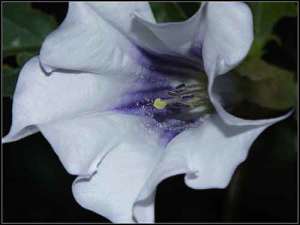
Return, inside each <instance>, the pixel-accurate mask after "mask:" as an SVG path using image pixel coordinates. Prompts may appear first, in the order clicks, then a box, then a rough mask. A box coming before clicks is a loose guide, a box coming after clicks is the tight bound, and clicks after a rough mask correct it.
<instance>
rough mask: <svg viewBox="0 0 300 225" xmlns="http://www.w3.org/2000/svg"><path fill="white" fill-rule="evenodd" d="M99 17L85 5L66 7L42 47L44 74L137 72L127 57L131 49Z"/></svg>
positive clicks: (41, 58) (125, 74) (117, 31)
mask: <svg viewBox="0 0 300 225" xmlns="http://www.w3.org/2000/svg"><path fill="white" fill-rule="evenodd" d="M95 4H99V3H94V5H95ZM107 4H108V5H109V3H107ZM108 5H107V6H106V8H107V7H108ZM104 8H105V7H104ZM101 11H102V10H101ZM114 13H116V12H114ZM99 14H100V13H99V10H98V11H95V7H91V6H90V5H89V4H86V3H83V2H71V3H70V4H69V10H68V13H67V16H66V18H65V20H64V21H63V23H62V24H61V25H60V26H59V27H58V28H57V29H56V30H55V31H54V32H52V33H51V34H50V35H48V37H47V38H46V40H45V41H44V43H43V45H42V48H41V51H40V60H41V63H42V66H43V68H44V70H45V71H46V72H48V73H50V72H52V71H53V70H57V69H65V70H75V71H84V72H92V73H96V74H102V75H118V76H129V75H135V74H139V73H140V72H141V68H140V67H138V66H137V65H136V64H135V63H134V60H133V58H132V56H131V54H134V52H135V51H136V50H135V46H133V45H132V44H131V42H130V41H129V40H128V39H127V38H126V36H125V35H123V34H122V33H121V32H120V31H119V30H117V29H116V28H114V27H113V26H112V25H111V23H110V22H109V21H107V20H106V19H104V18H102V17H100V16H99ZM116 15H119V14H118V13H117V14H116ZM120 19H122V18H120Z"/></svg>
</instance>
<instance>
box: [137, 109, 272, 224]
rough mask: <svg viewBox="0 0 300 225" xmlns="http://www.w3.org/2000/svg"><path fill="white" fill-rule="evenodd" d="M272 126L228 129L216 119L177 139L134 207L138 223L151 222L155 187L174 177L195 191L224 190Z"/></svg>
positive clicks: (212, 117) (172, 142) (213, 117)
mask: <svg viewBox="0 0 300 225" xmlns="http://www.w3.org/2000/svg"><path fill="white" fill-rule="evenodd" d="M271 124H272V123H268V124H265V125H261V126H243V127H240V126H230V125H227V124H226V123H224V122H223V121H222V119H221V118H219V117H218V115H214V116H211V117H210V118H208V119H207V120H205V121H204V123H203V124H202V125H200V127H198V128H191V129H188V130H186V131H184V132H182V133H181V134H179V135H178V136H176V137H175V138H174V139H173V140H172V141H171V142H170V143H169V145H168V146H167V148H166V149H165V150H164V153H163V155H162V157H161V159H160V161H159V163H158V164H157V165H156V167H155V169H154V170H153V172H152V173H151V175H150V178H149V179H148V180H147V182H146V184H145V185H144V187H143V190H142V191H141V192H140V194H139V196H138V198H137V200H136V203H135V205H134V214H135V217H136V218H137V219H138V221H142V222H151V221H152V217H151V214H149V212H148V211H149V207H150V206H151V205H152V204H153V195H154V194H155V189H156V187H157V185H158V184H159V183H160V182H161V181H163V180H164V179H166V178H168V177H170V176H174V175H177V174H184V173H185V174H186V176H185V182H186V184H187V185H188V186H189V187H191V188H195V189H207V188H224V187H226V186H227V185H228V183H229V181H230V179H231V177H232V175H233V173H234V171H235V169H236V168H237V166H238V165H239V164H240V163H241V162H243V161H244V160H245V159H246V157H247V154H248V151H249V149H250V147H251V145H252V143H253V142H254V140H255V139H256V138H257V136H258V135H259V134H260V133H261V132H262V131H263V130H265V129H266V128H267V127H268V126H270V125H271Z"/></svg>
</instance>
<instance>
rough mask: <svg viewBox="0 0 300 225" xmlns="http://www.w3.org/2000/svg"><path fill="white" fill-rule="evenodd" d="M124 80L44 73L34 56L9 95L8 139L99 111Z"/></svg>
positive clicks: (11, 139)
mask: <svg viewBox="0 0 300 225" xmlns="http://www.w3.org/2000/svg"><path fill="white" fill-rule="evenodd" d="M127 85H129V84H128V83H124V82H118V81H116V80H114V81H113V82H112V81H111V79H110V78H109V77H105V76H98V75H93V74H85V73H78V74H64V73H60V72H55V73H53V75H52V76H46V75H45V73H44V72H43V71H42V70H41V68H40V66H39V61H38V59H37V58H36V57H35V58H33V59H31V60H30V61H28V62H27V63H26V64H25V66H24V67H23V69H22V71H21V72H20V75H19V79H18V82H17V86H16V91H15V93H14V97H13V109H12V113H13V116H12V117H13V119H12V126H11V130H10V132H9V134H8V135H7V136H6V137H5V138H4V140H3V141H5V142H10V141H15V140H18V139H20V138H22V137H25V136H27V135H30V134H32V133H33V132H36V131H37V129H36V128H35V126H34V125H37V124H44V123H49V122H52V121H56V120H61V119H63V118H73V117H76V116H79V115H84V114H88V113H93V112H101V111H103V110H104V109H105V108H107V107H109V106H111V105H112V104H113V102H115V99H116V98H117V96H119V95H120V94H121V93H123V91H124V89H126V88H128V87H126V86H127Z"/></svg>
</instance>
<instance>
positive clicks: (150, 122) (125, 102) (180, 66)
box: [113, 47, 202, 145]
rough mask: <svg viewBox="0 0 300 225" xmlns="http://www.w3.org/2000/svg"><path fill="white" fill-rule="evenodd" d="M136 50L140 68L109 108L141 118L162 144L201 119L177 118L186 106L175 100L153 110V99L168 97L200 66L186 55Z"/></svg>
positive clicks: (186, 97)
mask: <svg viewBox="0 0 300 225" xmlns="http://www.w3.org/2000/svg"><path fill="white" fill-rule="evenodd" d="M137 50H138V53H139V55H140V56H139V57H138V58H137V61H138V63H139V64H140V65H142V67H143V68H144V69H143V72H142V74H140V76H139V77H138V78H137V79H136V80H135V82H134V83H133V85H132V87H131V88H130V91H128V92H127V94H126V95H124V96H122V98H121V101H120V102H121V103H120V104H119V105H118V106H116V107H115V108H114V109H113V110H116V111H119V112H122V113H126V114H132V115H136V116H141V117H145V125H146V124H147V127H150V128H151V129H154V130H155V132H158V134H159V135H160V137H161V141H162V144H163V145H166V144H168V143H169V142H170V141H171V140H172V139H173V138H174V137H175V136H176V135H178V134H179V133H181V132H182V131H184V130H185V129H187V128H189V127H191V126H193V125H194V126H199V121H201V118H199V117H194V118H193V117H192V118H188V117H181V118H180V117H179V116H178V115H182V114H184V113H185V112H186V110H187V106H186V105H183V104H180V103H175V104H172V105H170V106H169V105H168V106H167V107H165V108H163V109H157V108H156V107H154V106H153V104H154V101H155V99H157V98H161V99H168V98H170V94H169V93H170V91H174V89H175V88H176V86H178V82H179V83H180V82H182V80H183V79H185V78H187V77H189V76H191V77H192V76H195V75H198V74H199V71H201V70H202V67H201V64H195V63H193V62H191V61H190V60H188V59H187V58H183V57H181V58H180V57H178V56H171V55H159V54H155V53H150V52H148V51H145V50H143V49H140V48H138V47H137ZM174 80H175V81H177V85H176V86H175V87H174V83H172V82H174ZM184 98H185V99H189V98H193V95H186V96H184Z"/></svg>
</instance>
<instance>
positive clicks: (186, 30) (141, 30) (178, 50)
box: [131, 9, 202, 56]
mask: <svg viewBox="0 0 300 225" xmlns="http://www.w3.org/2000/svg"><path fill="white" fill-rule="evenodd" d="M201 18H202V13H201V9H200V10H199V11H198V12H197V13H196V14H195V15H194V16H192V17H191V18H189V19H188V20H186V21H184V22H170V23H159V24H156V23H151V21H147V20H144V18H142V17H140V16H139V15H135V17H134V18H133V22H132V29H131V32H132V33H131V38H132V39H133V40H134V42H135V43H136V44H138V45H139V46H141V47H142V48H144V49H147V50H149V51H152V52H155V53H159V54H167V55H181V56H182V55H184V56H188V54H189V51H190V50H191V48H192V44H193V41H194V38H195V36H196V34H197V33H198V32H199V29H200V30H201V28H202V26H201V25H200V23H201Z"/></svg>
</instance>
